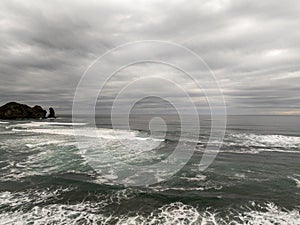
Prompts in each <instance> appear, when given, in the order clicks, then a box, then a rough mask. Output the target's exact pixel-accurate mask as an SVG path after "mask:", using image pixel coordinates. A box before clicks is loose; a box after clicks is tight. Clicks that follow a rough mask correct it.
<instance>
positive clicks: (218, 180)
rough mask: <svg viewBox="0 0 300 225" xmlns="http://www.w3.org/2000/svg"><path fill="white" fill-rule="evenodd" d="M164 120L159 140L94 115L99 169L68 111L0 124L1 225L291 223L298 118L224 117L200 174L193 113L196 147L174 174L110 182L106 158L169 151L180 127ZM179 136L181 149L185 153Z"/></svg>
mask: <svg viewBox="0 0 300 225" xmlns="http://www.w3.org/2000/svg"><path fill="white" fill-rule="evenodd" d="M168 118H169V119H168V120H167V122H168V134H167V137H166V138H167V139H168V140H167V141H164V140H163V139H162V140H161V139H159V138H157V137H154V136H150V133H149V132H148V131H147V130H148V121H149V118H148V117H143V116H136V117H133V118H131V119H132V120H131V124H130V125H131V128H132V130H131V131H126V130H117V131H112V130H111V129H110V127H111V125H110V120H109V119H107V118H105V117H98V118H97V119H96V121H97V127H98V134H99V137H98V138H99V139H100V140H101V144H99V143H97V142H93V141H91V142H88V143H86V145H85V146H86V149H88V150H90V149H93V153H94V152H96V153H97V152H100V153H99V154H100V155H99V157H98V156H97V157H98V160H99V159H100V161H101V160H102V161H101V162H102V164H101V162H100V164H99V168H101V171H102V172H101V171H100V169H99V168H97V170H95V168H94V167H93V166H91V164H90V163H89V162H88V161H87V160H86V157H85V154H86V153H83V152H82V151H81V150H79V149H78V146H77V143H76V141H78V139H75V138H74V136H73V126H76V127H77V129H78V130H80V131H81V133H82V136H84V137H88V138H91V140H93V138H94V137H92V136H91V133H90V126H89V124H85V123H77V124H72V123H71V118H70V117H68V116H62V117H61V118H58V119H56V120H55V121H1V123H0V176H1V177H0V224H300V214H299V206H300V168H299V165H300V164H299V163H300V129H299V127H300V117H298V116H230V117H228V126H227V131H226V136H225V138H224V142H223V145H222V148H221V150H220V152H219V154H218V155H217V157H216V159H215V160H214V161H213V163H212V164H211V165H210V166H209V167H208V168H207V169H206V170H205V171H203V172H200V171H199V161H200V159H201V156H202V154H203V151H204V149H205V147H206V143H207V141H208V137H209V131H210V120H209V118H206V117H203V118H200V121H201V132H200V137H199V141H198V143H197V148H196V149H195V152H194V154H193V157H192V158H191V159H190V160H189V161H188V163H187V164H186V165H185V166H184V167H183V168H182V169H181V170H180V171H179V172H177V173H175V174H174V175H173V176H171V177H170V178H169V179H167V180H165V181H162V182H160V183H156V184H153V185H150V186H147V187H145V186H142V187H134V186H133V187H130V186H129V187H124V186H123V185H118V184H116V183H114V182H113V180H114V178H115V177H116V171H115V169H116V168H117V166H118V165H117V164H113V163H111V164H109V163H107V162H109V160H108V159H109V157H110V154H117V156H118V157H122V158H123V159H124V160H131V161H139V162H143V163H145V162H147V161H149V162H152V161H153V162H154V161H158V160H160V159H162V158H163V157H164V156H165V155H168V154H169V151H171V150H172V149H173V148H174V145H176V144H177V142H176V140H177V138H178V136H180V135H182V134H180V132H179V130H180V124H179V123H178V121H177V119H176V117H172V116H169V117H168ZM83 122H84V120H83ZM185 135H186V134H185ZM189 135H193V134H189ZM186 136H187V138H186V139H185V142H184V144H183V145H182V148H186V149H188V148H189V146H191V145H192V144H191V143H190V140H189V137H188V135H186ZM119 139H122V142H120V141H119ZM124 142H126V143H125V147H124V146H123V145H122V143H124ZM126 146H129V147H132V148H133V149H135V150H136V151H137V152H132V151H127V149H126ZM152 147H153V148H154V149H156V151H150V153H151V154H150V153H149V151H148V152H146V153H144V152H143V150H144V149H151V148H152ZM100 156H101V157H102V158H101V157H100ZM95 157H96V156H95Z"/></svg>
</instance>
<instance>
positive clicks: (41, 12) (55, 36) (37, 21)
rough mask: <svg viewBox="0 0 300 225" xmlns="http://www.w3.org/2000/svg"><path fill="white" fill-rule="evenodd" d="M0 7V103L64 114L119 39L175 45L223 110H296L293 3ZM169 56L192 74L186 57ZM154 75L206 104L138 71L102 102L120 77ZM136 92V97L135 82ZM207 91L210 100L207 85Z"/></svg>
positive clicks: (297, 46) (298, 19)
mask: <svg viewBox="0 0 300 225" xmlns="http://www.w3.org/2000/svg"><path fill="white" fill-rule="evenodd" d="M0 7H1V11H0V31H1V32H0V75H1V83H0V93H1V99H0V104H3V103H5V102H7V101H22V102H25V103H28V104H42V105H43V104H44V105H45V107H48V106H51V105H52V106H55V107H57V108H59V109H60V110H61V111H62V112H70V109H71V107H72V99H73V96H74V91H75V88H76V86H77V83H78V82H79V79H80V77H81V75H82V74H83V73H84V71H85V70H86V68H87V66H88V65H90V64H91V63H92V62H93V61H94V60H95V59H96V58H97V57H98V56H100V55H102V54H103V53H105V52H106V51H107V50H109V49H111V48H114V47H116V46H118V45H120V44H124V43H126V42H130V41H136V40H144V39H157V40H164V41H170V42H175V43H178V44H182V45H184V46H186V47H188V48H190V49H192V50H193V51H195V52H196V53H197V54H198V55H200V56H201V57H202V58H203V59H204V60H205V61H206V62H207V64H208V65H209V67H210V68H211V69H212V71H213V72H214V73H215V74H216V77H217V79H218V81H219V83H220V86H221V88H222V90H223V92H224V95H225V98H226V102H227V105H228V111H229V113H234V114H236V113H237V114H238V113H247V114H252V113H255V114H256V113H263V114H269V113H286V112H287V111H288V112H289V113H291V114H293V113H299V102H300V96H299V94H298V93H299V89H300V64H299V58H300V31H299V27H300V16H299V15H300V2H299V1H292V0H287V1H285V2H284V3H283V2H280V1H273V0H265V1H258V0H257V1H250V0H246V1H232V0H202V1H198V0H194V1H193V0H192V1H184V0H176V1H172V2H164V1H109V2H108V1H92V0H91V1H6V0H4V1H1V2H0ZM139 51H151V49H136V51H135V53H137V54H138V53H139ZM132 54H133V53H132ZM162 54H168V53H164V52H163V51H162ZM128 57H130V55H128ZM169 57H172V58H177V59H178V60H179V61H180V62H183V63H185V64H186V65H189V66H191V67H194V68H195V69H196V65H194V62H193V61H192V60H191V59H190V58H188V57H182V56H180V55H170V56H169ZM111 63H112V64H113V63H115V62H113V61H112V62H111ZM137 71H139V73H137ZM196 72H197V73H198V74H199V82H200V83H201V82H202V83H205V82H207V79H206V78H205V72H204V71H196ZM160 73H164V74H167V75H166V76H167V77H169V78H170V79H172V80H174V81H176V82H178V83H179V84H181V85H182V86H183V88H185V89H187V91H188V92H189V94H190V95H191V97H192V98H193V99H194V100H195V101H197V102H198V103H197V104H198V105H200V107H201V106H203V105H205V104H206V102H205V100H204V99H203V94H202V92H201V90H198V89H197V87H195V85H193V84H191V83H190V82H191V81H190V80H184V79H183V78H182V76H180V75H179V74H180V73H179V72H178V71H177V72H176V71H175V70H165V69H164V68H163V67H160V66H157V67H151V66H149V65H141V66H140V67H136V71H128V73H125V72H124V75H123V76H116V78H115V79H112V80H111V82H110V83H109V84H108V85H107V88H106V89H105V91H104V92H103V94H104V96H102V101H104V102H106V103H105V104H104V105H105V106H107V105H111V102H112V101H113V98H114V97H115V96H116V94H117V92H118V91H119V88H121V87H123V86H124V84H126V82H127V81H128V80H130V79H129V77H131V79H132V77H135V76H136V77H139V76H151V75H153V74H155V75H157V76H159V74H160ZM120 74H122V71H121V72H120ZM147 85H150V86H151V83H148V84H147ZM152 85H153V86H157V84H156V83H155V82H154V81H153V83H152ZM145 87H146V84H145ZM164 88H165V91H166V92H168V91H170V90H171V89H169V88H168V87H167V86H166V87H164ZM214 88H215V87H214ZM135 91H136V92H139V93H142V92H143V86H141V88H139V89H137V90H135ZM209 93H210V96H209V97H210V98H211V99H213V100H212V101H213V102H214V101H215V102H217V101H218V99H217V98H216V92H215V91H214V90H213V88H212V89H210V90H209ZM170 94H172V96H173V98H176V99H178V100H181V96H179V95H178V93H170ZM214 98H216V99H214ZM182 101H184V99H182ZM124 104H126V99H125V100H124ZM145 107H146V106H145ZM293 110H294V111H293Z"/></svg>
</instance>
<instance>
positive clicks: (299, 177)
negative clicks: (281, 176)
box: [288, 174, 300, 188]
mask: <svg viewBox="0 0 300 225" xmlns="http://www.w3.org/2000/svg"><path fill="white" fill-rule="evenodd" d="M288 178H289V179H292V180H293V181H294V182H295V183H296V186H297V188H300V175H298V174H295V175H294V176H288Z"/></svg>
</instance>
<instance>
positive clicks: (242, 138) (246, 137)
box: [224, 133, 300, 148]
mask: <svg viewBox="0 0 300 225" xmlns="http://www.w3.org/2000/svg"><path fill="white" fill-rule="evenodd" d="M224 143H225V144H228V145H229V146H230V145H237V144H240V145H242V146H245V147H251V146H254V147H262V148H272V147H273V148H299V147H300V137H296V136H286V135H262V134H251V133H249V134H247V133H239V134H229V135H228V137H226V138H225V142H224Z"/></svg>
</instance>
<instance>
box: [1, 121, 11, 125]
mask: <svg viewBox="0 0 300 225" xmlns="http://www.w3.org/2000/svg"><path fill="white" fill-rule="evenodd" d="M8 123H9V122H6V121H0V124H8Z"/></svg>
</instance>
